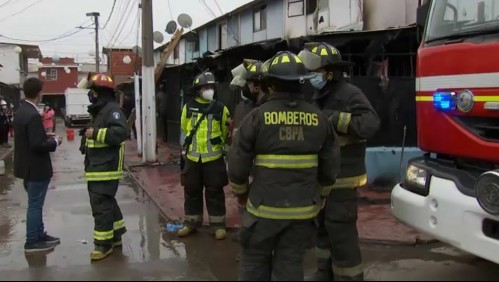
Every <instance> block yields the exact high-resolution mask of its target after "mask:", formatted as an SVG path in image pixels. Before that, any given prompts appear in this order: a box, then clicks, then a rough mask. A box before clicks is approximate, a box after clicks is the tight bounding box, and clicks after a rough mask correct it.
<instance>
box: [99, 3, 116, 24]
mask: <svg viewBox="0 0 499 282" xmlns="http://www.w3.org/2000/svg"><path fill="white" fill-rule="evenodd" d="M114 6H116V0H114V2H113V7H112V8H111V13H109V17H108V18H107V21H106V23H105V24H104V27H100V29H105V28H106V27H107V24H108V23H109V21H110V20H111V17H112V16H113V12H114Z"/></svg>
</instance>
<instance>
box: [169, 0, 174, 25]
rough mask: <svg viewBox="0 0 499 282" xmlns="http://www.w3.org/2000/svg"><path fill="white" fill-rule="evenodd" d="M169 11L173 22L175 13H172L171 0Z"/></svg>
mask: <svg viewBox="0 0 499 282" xmlns="http://www.w3.org/2000/svg"><path fill="white" fill-rule="evenodd" d="M168 10H170V17H171V20H172V21H173V20H174V19H173V13H172V5H171V3H170V0H168Z"/></svg>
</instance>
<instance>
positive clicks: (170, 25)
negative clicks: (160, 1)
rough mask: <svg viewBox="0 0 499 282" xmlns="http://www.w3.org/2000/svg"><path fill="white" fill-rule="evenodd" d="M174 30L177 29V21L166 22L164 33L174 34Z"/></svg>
mask: <svg viewBox="0 0 499 282" xmlns="http://www.w3.org/2000/svg"><path fill="white" fill-rule="evenodd" d="M176 30H177V23H176V22H175V21H170V22H168V24H167V25H166V29H165V31H166V33H168V34H174V33H175V31H176Z"/></svg>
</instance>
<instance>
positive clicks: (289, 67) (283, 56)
mask: <svg viewBox="0 0 499 282" xmlns="http://www.w3.org/2000/svg"><path fill="white" fill-rule="evenodd" d="M262 71H263V73H264V77H266V78H274V79H279V80H288V81H299V82H300V83H304V82H305V80H307V79H310V78H312V77H314V74H311V73H309V72H308V70H307V68H306V67H305V65H304V64H303V61H302V60H301V59H300V58H299V57H298V56H297V55H295V54H293V53H292V52H289V51H282V52H279V53H277V54H276V55H274V57H272V58H270V59H269V60H268V61H266V62H265V63H264V64H263V66H262Z"/></svg>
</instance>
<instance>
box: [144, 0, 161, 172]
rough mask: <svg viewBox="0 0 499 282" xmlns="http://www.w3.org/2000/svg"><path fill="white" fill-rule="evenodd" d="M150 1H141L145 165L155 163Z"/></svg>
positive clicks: (154, 104) (154, 96)
mask: <svg viewBox="0 0 499 282" xmlns="http://www.w3.org/2000/svg"><path fill="white" fill-rule="evenodd" d="M152 16H153V13H152V0H142V52H143V58H142V105H143V106H142V109H143V111H142V114H143V117H144V124H145V127H144V128H143V130H144V133H145V137H144V139H145V140H144V147H143V149H144V154H143V160H144V161H145V163H150V164H152V163H157V161H158V159H157V154H156V141H157V140H156V135H157V133H156V99H155V98H156V91H155V80H154V70H155V68H154V54H153V52H154V48H153V47H154V45H153V19H152Z"/></svg>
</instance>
